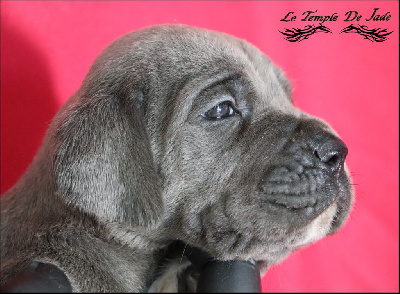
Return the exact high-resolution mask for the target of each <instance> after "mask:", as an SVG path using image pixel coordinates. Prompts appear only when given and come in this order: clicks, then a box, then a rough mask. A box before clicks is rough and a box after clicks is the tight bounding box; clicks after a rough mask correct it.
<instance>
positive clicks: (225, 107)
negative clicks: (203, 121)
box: [201, 101, 235, 120]
mask: <svg viewBox="0 0 400 294" xmlns="http://www.w3.org/2000/svg"><path fill="white" fill-rule="evenodd" d="M234 114H235V110H234V108H233V106H232V103H231V102H230V101H224V102H222V103H220V104H218V105H216V106H214V107H213V108H211V109H210V110H208V111H206V112H205V113H202V114H201V116H202V117H204V118H207V119H214V120H215V119H221V118H226V117H229V116H232V115H234Z"/></svg>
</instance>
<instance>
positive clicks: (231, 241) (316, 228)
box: [1, 25, 353, 292]
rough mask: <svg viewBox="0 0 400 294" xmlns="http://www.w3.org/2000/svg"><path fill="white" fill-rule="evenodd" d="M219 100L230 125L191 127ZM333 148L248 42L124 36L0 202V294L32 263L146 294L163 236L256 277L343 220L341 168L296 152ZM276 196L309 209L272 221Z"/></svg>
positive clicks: (77, 282)
mask: <svg viewBox="0 0 400 294" xmlns="http://www.w3.org/2000/svg"><path fill="white" fill-rule="evenodd" d="M227 99H228V100H229V99H231V100H234V101H233V103H235V105H236V107H237V109H238V111H239V112H240V115H234V116H232V117H229V118H226V119H221V120H217V121H210V120H206V119H204V118H203V117H202V116H201V114H202V113H204V112H206V111H207V110H209V109H211V108H212V107H214V106H215V105H217V104H218V103H221V102H223V101H225V100H227ZM309 138H312V139H309ZM321 138H322V139H321ZM327 138H328V139H327ZM338 141H339V139H338V138H337V135H336V134H335V133H334V132H333V130H332V129H331V128H330V127H329V126H328V125H327V124H326V123H324V122H323V121H321V120H319V119H317V118H313V117H310V116H309V115H307V114H305V113H304V112H301V111H300V110H299V109H297V108H295V107H294V106H293V104H292V98H291V86H290V82H289V81H288V80H287V79H286V77H285V75H284V73H283V72H282V71H281V70H280V69H279V68H277V67H276V66H274V65H273V63H272V62H271V61H270V60H269V59H268V58H267V57H266V56H265V55H264V54H262V53H261V52H260V51H259V50H258V49H256V48H255V47H254V46H252V45H250V44H249V43H247V42H245V41H243V40H239V39H236V38H234V37H232V36H229V35H226V34H222V33H217V32H212V31H208V30H203V29H198V28H192V27H187V26H179V25H168V26H154V27H149V28H146V29H143V30H140V31H136V32H133V33H130V34H127V35H125V36H123V37H121V38H119V39H117V40H116V41H115V42H113V43H112V44H111V45H110V46H109V47H108V48H106V49H105V50H104V51H103V52H102V54H100V56H99V57H98V58H97V59H96V60H95V62H94V64H93V65H92V67H91V68H90V70H89V73H88V74H87V76H86V78H85V80H84V81H83V83H82V86H81V87H80V89H79V90H78V91H77V92H76V93H75V94H74V95H73V96H72V97H71V98H70V99H69V100H68V102H67V103H66V104H65V105H64V106H63V107H62V108H61V109H60V111H59V112H58V114H57V115H56V117H55V118H54V120H53V122H52V124H51V126H50V128H49V130H48V132H47V135H46V137H45V139H44V141H43V144H42V146H41V148H40V150H39V152H38V154H37V155H36V157H35V158H34V160H33V162H32V164H31V165H30V166H29V168H28V170H27V171H26V173H25V174H24V175H23V176H22V178H21V179H20V180H19V182H18V183H17V184H16V185H15V186H14V187H13V188H11V189H10V190H9V191H8V192H7V193H6V194H5V195H3V196H2V199H1V249H2V250H1V283H4V282H6V281H7V280H8V279H10V278H11V277H12V276H13V275H15V274H16V273H17V272H18V271H19V270H20V269H22V268H24V267H25V266H26V265H27V264H29V263H30V262H32V261H34V260H35V261H44V262H50V263H53V264H55V265H57V266H58V267H60V268H61V269H62V270H63V271H64V272H65V273H66V274H67V276H68V278H69V280H70V281H71V283H72V286H73V290H74V291H84V292H96V291H101V292H117V291H125V292H128V291H129V292H140V291H146V289H147V287H148V286H149V284H148V283H149V282H150V280H151V277H152V275H153V274H154V272H155V270H156V267H157V264H158V263H159V261H160V259H162V252H163V248H165V247H166V246H167V245H168V244H169V243H170V242H172V241H173V240H178V239H179V240H183V241H184V242H186V243H188V244H190V245H192V246H197V247H200V248H202V249H203V250H206V251H207V252H209V253H210V254H211V255H213V256H214V257H215V258H218V259H222V260H228V259H248V258H253V259H255V260H257V261H258V262H259V263H260V265H262V270H263V271H264V270H266V269H267V268H268V267H270V266H271V265H272V264H276V263H279V262H280V261H281V260H282V259H284V258H285V257H286V256H288V254H290V252H292V251H294V250H297V249H298V248H300V247H303V246H306V245H308V244H310V243H311V242H314V241H316V240H318V239H320V238H322V237H324V236H325V235H327V234H333V233H334V232H336V231H337V230H338V229H339V228H340V227H341V226H342V225H343V223H344V222H345V220H346V218H347V216H348V214H349V211H350V208H351V205H352V201H353V193H352V189H351V183H350V178H349V176H348V172H347V170H346V167H344V168H341V169H339V171H338V172H335V173H334V174H333V173H328V172H327V167H326V165H324V164H321V162H319V161H318V160H317V159H316V158H315V157H313V156H312V155H310V154H312V152H311V151H310V150H311V149H312V148H314V149H315V148H317V149H318V148H319V150H324V148H325V149H326V148H330V147H329V146H330V145H329V144H333V143H332V142H338ZM326 142H328V143H329V144H328V143H326ZM327 144H328V145H329V146H328V145H327ZM335 144H338V143H335ZM326 146H328V147H326ZM325 153H326V152H325ZM322 159H323V158H322ZM322 159H321V160H322ZM292 166H294V169H296V168H297V169H296V171H293V170H291V169H290V167H292ZM280 167H281V169H279V168H280ZM274 177H275V178H278V180H276V181H275V180H274ZM282 179H283V180H282ZM296 195H297V196H296ZM277 197H278V198H277ZM285 197H286V198H285ZM288 197H289V198H290V197H292V198H290V199H293V197H298V199H299V200H296V204H295V205H300V206H301V207H303V205H304V203H303V202H304V201H305V202H307V201H311V202H312V201H314V202H316V203H317V204H315V203H314V202H313V203H314V204H315V205H314V206H313V208H311V207H308V208H307V209H306V208H304V209H302V208H301V209H297V208H293V207H292V208H288V209H286V208H284V206H285V205H286V206H288V207H289V206H290V205H292V204H291V203H292V202H290V203H289V202H285V201H287V200H284V199H288ZM271 199H274V201H275V200H276V201H277V203H280V204H278V205H277V206H276V205H275V206H274V205H273V204H271ZM296 199H297V198H296ZM290 201H292V200H290ZM302 201H303V202H302ZM288 203H289V204H288ZM280 206H282V207H280ZM159 287H160V288H163V287H162V286H159ZM164 288H167V287H164Z"/></svg>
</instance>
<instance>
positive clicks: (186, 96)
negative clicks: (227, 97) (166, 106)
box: [164, 71, 237, 141]
mask: <svg viewBox="0 0 400 294" xmlns="http://www.w3.org/2000/svg"><path fill="white" fill-rule="evenodd" d="M235 75H237V73H236V72H235V71H225V72H222V73H219V74H217V75H213V76H212V77H210V78H206V79H204V76H203V75H202V76H200V77H196V78H193V79H192V80H190V81H189V82H187V83H186V84H185V86H184V87H183V88H182V89H181V90H180V91H179V94H177V96H176V98H175V100H174V103H173V104H172V105H173V106H172V109H171V115H170V116H169V117H170V119H171V120H170V121H169V122H168V123H167V124H168V126H167V132H166V136H165V138H164V141H165V139H167V138H170V137H171V135H172V134H173V133H175V130H176V129H177V128H179V127H180V126H181V125H182V124H183V123H184V122H185V121H187V119H188V117H189V115H190V112H191V109H192V106H193V103H194V101H195V99H196V97H197V96H199V95H200V93H201V92H202V91H204V90H205V89H207V88H209V87H212V86H213V85H214V84H218V83H221V82H222V81H224V80H227V79H229V78H231V77H233V76H235Z"/></svg>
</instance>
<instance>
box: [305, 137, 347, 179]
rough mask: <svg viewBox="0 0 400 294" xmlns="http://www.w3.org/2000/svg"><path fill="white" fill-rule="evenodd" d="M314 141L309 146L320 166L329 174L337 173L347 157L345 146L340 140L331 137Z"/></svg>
mask: <svg viewBox="0 0 400 294" xmlns="http://www.w3.org/2000/svg"><path fill="white" fill-rule="evenodd" d="M311 140H312V139H311ZM316 141H317V142H312V143H313V144H310V145H311V146H312V148H313V154H314V156H315V157H316V158H317V160H318V162H319V164H320V166H321V167H322V168H324V169H326V170H328V171H330V172H337V171H339V170H340V169H341V168H342V167H343V164H344V160H345V159H346V156H347V152H348V150H347V146H346V145H345V144H344V143H343V142H342V141H341V140H340V139H338V138H336V137H333V136H331V135H325V136H322V138H321V137H319V138H318V139H317V140H316Z"/></svg>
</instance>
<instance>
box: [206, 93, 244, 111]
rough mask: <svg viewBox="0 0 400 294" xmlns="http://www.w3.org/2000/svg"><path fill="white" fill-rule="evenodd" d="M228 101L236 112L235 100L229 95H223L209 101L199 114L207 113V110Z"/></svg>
mask: <svg viewBox="0 0 400 294" xmlns="http://www.w3.org/2000/svg"><path fill="white" fill-rule="evenodd" d="M226 101H229V102H231V104H232V107H233V109H235V110H237V109H238V108H237V107H236V99H235V98H234V96H233V95H230V94H223V95H220V97H219V98H218V99H215V100H213V101H211V102H210V103H207V104H206V106H204V108H203V109H202V110H201V113H204V112H207V111H208V110H210V109H212V108H213V107H215V106H217V105H218V104H221V103H223V102H226Z"/></svg>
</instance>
